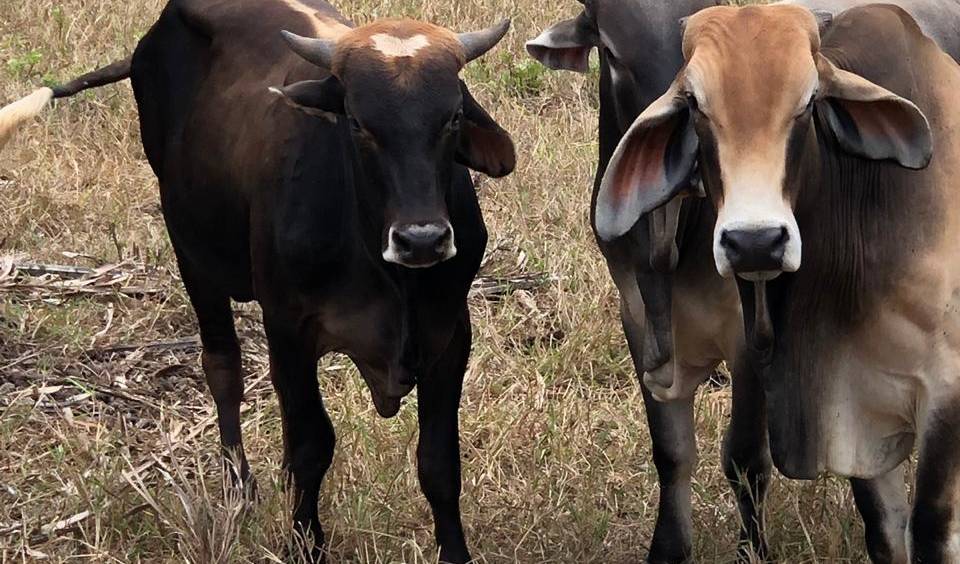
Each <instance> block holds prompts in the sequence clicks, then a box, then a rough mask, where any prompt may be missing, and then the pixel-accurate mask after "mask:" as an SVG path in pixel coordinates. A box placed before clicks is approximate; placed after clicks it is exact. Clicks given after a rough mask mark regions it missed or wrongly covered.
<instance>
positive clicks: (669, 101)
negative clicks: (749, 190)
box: [595, 79, 700, 241]
mask: <svg viewBox="0 0 960 564" xmlns="http://www.w3.org/2000/svg"><path fill="white" fill-rule="evenodd" d="M678 82H679V79H678V81H677V82H675V83H674V85H673V86H671V87H670V90H668V91H667V93H666V94H664V95H663V96H661V97H660V98H659V99H658V100H657V101H655V102H654V103H653V104H651V105H650V106H649V107H647V109H646V110H644V111H643V113H641V114H640V115H639V116H638V117H637V119H636V120H634V122H633V125H631V126H630V129H628V130H627V133H626V135H624V136H623V139H621V140H620V144H619V145H617V149H616V151H614V153H613V157H612V158H611V159H610V164H609V165H608V166H607V170H606V171H605V172H604V174H603V179H602V180H601V182H600V192H599V193H598V194H597V204H596V213H595V220H596V228H597V234H598V235H599V236H600V238H601V239H603V240H605V241H610V240H612V239H616V238H617V237H620V236H622V235H623V234H625V233H626V232H627V231H630V229H631V228H633V226H634V224H635V223H636V222H637V220H639V219H640V218H641V217H642V216H644V215H645V214H647V213H650V212H651V211H653V210H654V209H656V208H658V207H660V206H662V205H664V204H666V203H667V202H669V201H670V200H671V199H673V198H674V196H676V195H677V194H678V193H679V192H680V191H681V190H682V189H684V188H685V187H687V186H688V185H689V183H690V178H691V176H692V174H693V172H694V169H695V166H696V161H697V151H698V149H699V147H700V142H699V139H698V138H697V133H696V131H695V129H694V126H693V119H692V118H691V116H690V109H689V108H688V106H687V102H686V99H685V98H684V96H683V92H682V91H681V89H680V87H679V86H678Z"/></svg>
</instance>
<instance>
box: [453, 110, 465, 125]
mask: <svg viewBox="0 0 960 564" xmlns="http://www.w3.org/2000/svg"><path fill="white" fill-rule="evenodd" d="M462 124H463V110H459V111H457V113H455V114H453V117H452V118H450V129H460V126H461V125H462Z"/></svg>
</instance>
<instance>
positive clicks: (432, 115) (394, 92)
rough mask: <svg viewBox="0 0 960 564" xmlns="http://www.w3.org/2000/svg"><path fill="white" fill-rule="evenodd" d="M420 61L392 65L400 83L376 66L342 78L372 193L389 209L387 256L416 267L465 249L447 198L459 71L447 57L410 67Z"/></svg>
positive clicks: (459, 115) (459, 113)
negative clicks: (459, 241)
mask: <svg viewBox="0 0 960 564" xmlns="http://www.w3.org/2000/svg"><path fill="white" fill-rule="evenodd" d="M417 63H419V61H416V60H405V61H395V62H388V63H387V64H388V65H392V66H395V67H397V68H396V69H395V70H399V72H401V73H403V74H402V75H401V79H400V80H399V81H393V82H389V81H387V80H385V79H384V77H385V76H387V75H388V74H392V73H389V72H388V71H389V70H390V69H387V68H378V67H379V65H376V64H364V65H351V67H350V69H348V70H347V72H345V73H344V76H343V77H342V79H341V80H342V82H343V84H344V88H345V91H346V96H345V104H344V111H345V113H346V116H347V119H348V121H349V123H350V130H351V137H352V139H353V144H354V146H355V148H356V153H357V155H358V156H359V170H358V174H359V175H362V176H363V179H364V185H365V186H366V188H367V190H366V193H365V194H364V196H365V197H366V198H368V201H369V204H370V206H369V207H368V209H370V210H379V211H380V213H381V214H382V217H381V219H382V226H383V227H382V235H381V238H382V253H383V259H384V260H385V261H387V262H391V263H396V264H400V265H403V266H407V267H412V268H420V267H429V266H433V265H434V264H436V263H438V262H442V261H444V260H447V259H450V258H452V257H454V256H455V255H456V253H457V248H456V234H455V233H454V229H453V227H452V226H451V224H450V219H449V214H448V211H447V199H448V196H449V192H450V179H451V176H452V172H453V167H454V164H455V162H454V161H455V156H456V150H457V146H458V142H459V137H460V134H461V129H462V125H463V97H462V95H461V92H460V83H459V80H458V79H457V70H458V69H457V68H456V67H455V66H454V65H453V64H450V63H447V64H443V63H444V62H443V61H441V62H440V63H434V64H429V66H427V64H428V63H424V67H426V68H423V69H418V68H410V67H414V65H417ZM404 66H405V67H407V68H401V67H404ZM353 69H356V70H353Z"/></svg>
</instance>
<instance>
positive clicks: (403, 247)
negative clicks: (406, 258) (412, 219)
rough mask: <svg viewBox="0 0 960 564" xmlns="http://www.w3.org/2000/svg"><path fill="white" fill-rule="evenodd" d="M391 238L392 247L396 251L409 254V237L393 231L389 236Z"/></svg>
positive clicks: (410, 245) (410, 246)
mask: <svg viewBox="0 0 960 564" xmlns="http://www.w3.org/2000/svg"><path fill="white" fill-rule="evenodd" d="M391 237H392V238H393V245H394V246H395V247H396V248H397V250H399V251H403V252H409V251H410V250H412V248H413V244H412V241H411V240H410V237H409V236H408V235H406V234H405V233H404V232H403V231H399V230H395V231H393V233H392V234H391Z"/></svg>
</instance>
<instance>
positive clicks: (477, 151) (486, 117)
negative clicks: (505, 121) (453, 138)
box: [457, 80, 517, 178]
mask: <svg viewBox="0 0 960 564" xmlns="http://www.w3.org/2000/svg"><path fill="white" fill-rule="evenodd" d="M460 91H461V92H462V93H463V122H462V125H461V129H460V141H459V144H458V146H457V162H459V163H460V164H462V165H464V166H467V167H469V168H472V169H473V170H476V171H478V172H482V173H484V174H486V175H489V176H492V177H494V178H500V177H502V176H506V175H508V174H510V173H511V172H513V169H514V168H515V167H516V166H517V154H516V150H515V149H514V147H513V140H512V139H510V134H509V133H507V132H506V130H504V129H503V128H502V127H500V124H498V123H497V122H495V121H494V120H493V118H492V117H490V114H488V113H487V111H486V110H484V109H483V107H481V106H480V104H479V103H478V102H477V101H476V100H475V99H474V97H473V95H472V94H470V90H468V89H467V85H466V84H464V82H463V81H462V80H461V81H460Z"/></svg>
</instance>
